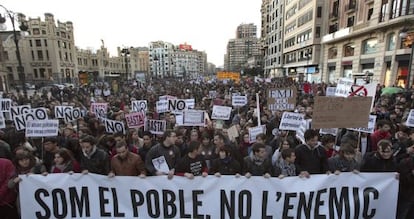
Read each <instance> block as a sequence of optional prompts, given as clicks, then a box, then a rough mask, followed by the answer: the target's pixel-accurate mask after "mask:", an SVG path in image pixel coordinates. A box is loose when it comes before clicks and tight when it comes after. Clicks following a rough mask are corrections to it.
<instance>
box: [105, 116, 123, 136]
mask: <svg viewBox="0 0 414 219" xmlns="http://www.w3.org/2000/svg"><path fill="white" fill-rule="evenodd" d="M104 123H105V130H106V132H107V133H118V132H121V133H123V134H125V133H126V131H125V126H124V123H123V122H121V121H117V120H111V119H104Z"/></svg>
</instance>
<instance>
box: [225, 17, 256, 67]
mask: <svg viewBox="0 0 414 219" xmlns="http://www.w3.org/2000/svg"><path fill="white" fill-rule="evenodd" d="M261 56H262V53H261V45H260V42H259V39H258V38H257V27H256V25H254V24H252V23H251V24H241V25H239V26H238V27H237V30H236V38H235V39H230V40H229V42H228V43H227V51H226V55H225V58H224V69H225V70H226V71H233V72H242V71H243V70H244V69H245V68H247V67H248V60H249V58H251V57H260V59H261V58H262V57H261Z"/></svg>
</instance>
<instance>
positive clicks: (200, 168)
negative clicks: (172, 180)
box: [175, 141, 208, 179]
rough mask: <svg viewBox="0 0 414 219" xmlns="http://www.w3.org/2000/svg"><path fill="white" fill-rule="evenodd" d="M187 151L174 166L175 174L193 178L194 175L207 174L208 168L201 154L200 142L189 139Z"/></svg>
mask: <svg viewBox="0 0 414 219" xmlns="http://www.w3.org/2000/svg"><path fill="white" fill-rule="evenodd" d="M188 151H189V152H188V153H187V154H186V155H185V156H183V157H182V158H181V159H180V160H179V161H178V162H177V165H176V166H175V174H176V175H178V176H185V177H187V178H188V179H193V178H194V176H203V177H206V176H207V175H208V169H207V165H206V162H205V161H204V158H203V156H202V155H201V143H200V142H198V141H191V142H190V143H189V144H188Z"/></svg>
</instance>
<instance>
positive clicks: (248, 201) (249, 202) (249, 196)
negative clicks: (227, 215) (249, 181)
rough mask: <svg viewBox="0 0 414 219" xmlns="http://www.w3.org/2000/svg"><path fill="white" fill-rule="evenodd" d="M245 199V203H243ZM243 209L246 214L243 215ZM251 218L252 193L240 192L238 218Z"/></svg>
mask: <svg viewBox="0 0 414 219" xmlns="http://www.w3.org/2000/svg"><path fill="white" fill-rule="evenodd" d="M245 199H246V203H245ZM243 209H246V214H243V213H244V212H243ZM251 217H252V193H251V192H250V191H247V190H242V191H240V193H239V218H251Z"/></svg>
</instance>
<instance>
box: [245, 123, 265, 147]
mask: <svg viewBox="0 0 414 219" xmlns="http://www.w3.org/2000/svg"><path fill="white" fill-rule="evenodd" d="M265 129H266V126H265V125H261V126H256V127H251V128H249V129H248V131H249V143H255V142H256V136H258V135H259V134H262V133H263V134H264V133H265Z"/></svg>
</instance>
